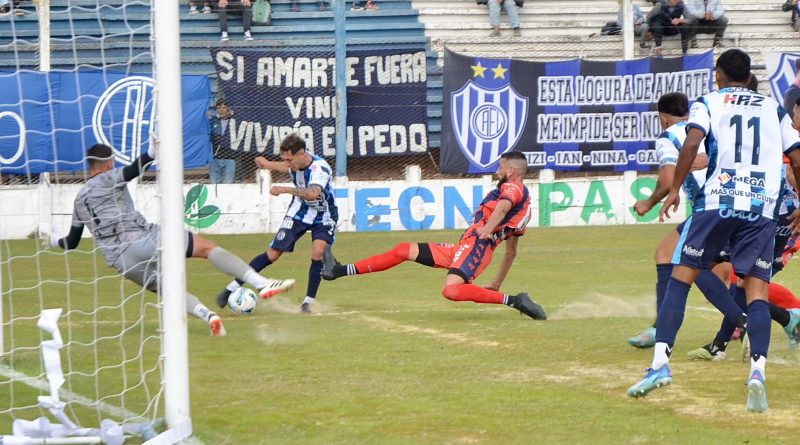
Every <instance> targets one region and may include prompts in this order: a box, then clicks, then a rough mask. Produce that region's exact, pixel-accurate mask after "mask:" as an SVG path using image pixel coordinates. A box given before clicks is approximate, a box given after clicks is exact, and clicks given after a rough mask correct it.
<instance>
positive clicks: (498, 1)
mask: <svg viewBox="0 0 800 445" xmlns="http://www.w3.org/2000/svg"><path fill="white" fill-rule="evenodd" d="M488 5H489V21H490V22H491V23H492V28H494V29H493V30H492V33H491V34H490V35H489V36H490V37H500V8H501V7H503V8H505V10H506V14H507V15H508V20H509V21H510V22H511V27H512V28H514V37H520V36H521V35H522V30H520V29H519V14H518V13H517V4H516V3H515V2H514V0H489V2H488Z"/></svg>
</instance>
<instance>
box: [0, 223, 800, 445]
mask: <svg viewBox="0 0 800 445" xmlns="http://www.w3.org/2000/svg"><path fill="white" fill-rule="evenodd" d="M668 230H672V227H671V226H666V225H661V226H624V227H623V226H619V227H595V228H551V229H533V230H530V231H529V232H528V234H527V235H526V236H525V237H524V238H522V240H521V241H520V251H519V255H518V257H517V261H516V264H515V266H514V268H513V269H512V271H511V273H510V274H509V277H508V279H507V280H506V283H505V284H504V290H506V291H508V292H511V293H517V292H520V291H527V292H529V293H530V294H531V296H532V297H533V298H534V299H535V300H536V301H537V302H539V303H541V304H542V305H543V306H544V307H545V309H546V310H547V312H548V315H549V317H550V319H549V320H547V321H545V322H537V321H533V320H531V319H529V318H527V317H523V316H521V315H519V313H518V312H517V311H516V310H513V309H510V308H508V307H504V306H491V305H476V304H473V303H468V302H466V303H455V302H450V301H447V300H445V299H444V298H443V297H441V294H440V290H441V287H442V284H443V282H444V271H442V270H434V269H428V268H425V267H423V266H420V265H417V264H414V263H407V264H403V265H401V266H399V267H397V268H395V269H393V270H391V271H387V272H384V273H380V274H373V275H365V276H359V277H348V278H343V279H340V280H337V281H335V282H323V284H322V287H321V288H320V293H319V298H318V300H319V303H318V307H317V308H316V309H317V311H318V312H317V314H315V315H306V314H300V313H298V312H297V307H298V305H299V302H300V300H301V299H302V297H303V296H304V291H305V286H306V282H307V268H308V262H309V249H310V243H309V242H308V240H303V241H304V242H301V243H299V245H298V249H297V251H296V252H295V253H293V254H287V255H285V256H284V257H283V258H281V260H280V261H279V262H278V263H276V264H275V265H273V266H270V268H268V269H267V270H266V271H265V275H267V276H273V277H281V278H282V277H294V278H297V279H298V286H297V288H295V290H293V291H292V292H291V293H289V294H288V295H287V296H286V297H283V296H281V297H276V298H275V299H273V301H268V302H263V303H261V305H260V306H259V309H258V311H257V313H256V314H255V315H253V316H240V317H236V316H233V315H232V314H230V313H229V312H227V311H224V312H223V315H224V318H225V323H226V324H225V326H226V328H227V331H228V335H227V336H226V337H223V338H212V337H209V336H208V329H207V327H206V326H205V325H204V324H203V323H200V322H199V321H197V320H194V319H190V320H189V341H190V357H191V358H190V360H191V363H190V372H191V405H192V421H193V424H194V430H195V435H196V437H197V438H199V439H200V440H202V441H203V442H205V443H207V444H260V443H264V444H267V443H268V444H353V443H356V444H530V443H541V444H560V443H565V444H588V443H591V444H620V443H628V444H640V443H641V444H670V443H674V444H686V443H697V444H717V443H718V444H731V443H750V444H754V443H759V444H760V443H776V444H777V443H788V442H789V441H792V440H794V439H795V437H797V436H798V434H800V425H798V424H797V423H796V422H794V418H795V413H794V411H795V408H796V406H797V404H796V400H795V395H796V393H797V381H798V380H797V379H798V377H797V368H798V365H800V355H798V354H800V353H795V352H791V351H788V349H787V339H786V335H785V334H784V333H783V330H782V329H781V328H780V327H779V326H778V325H776V324H773V341H772V347H771V351H770V357H769V360H768V366H767V390H768V397H769V404H770V409H769V411H768V412H767V413H765V414H753V413H748V412H747V411H746V410H745V399H746V388H745V385H744V383H745V380H746V378H747V372H748V369H749V364H747V363H743V362H741V361H740V360H739V359H738V356H739V351H740V346H739V344H738V343H736V344H732V345H731V346H730V347H729V349H728V353H729V358H728V360H727V361H724V362H703V363H698V362H691V361H689V360H688V359H687V358H686V353H687V351H689V350H690V349H694V348H696V347H699V346H701V345H703V344H705V343H706V342H708V341H709V340H710V339H711V338H712V336H713V334H714V332H716V329H717V327H718V325H719V321H720V315H719V314H718V313H716V312H715V311H714V310H713V308H712V307H711V306H710V305H709V304H708V303H706V302H705V300H704V299H703V297H702V296H701V295H700V294H699V293H698V292H697V291H696V290H693V291H692V293H691V295H690V298H689V303H688V310H687V315H686V319H685V322H684V325H683V329H682V330H681V332H680V334H679V337H678V343H677V345H676V347H675V352H674V354H673V359H672V371H673V377H674V379H675V381H674V383H673V385H672V386H670V387H668V388H665V389H661V390H658V391H655V392H653V393H652V394H651V395H650V396H648V397H646V398H644V399H640V400H634V399H631V398H629V397H627V396H626V395H625V390H626V389H627V388H628V387H629V386H630V385H632V384H633V383H635V382H636V381H638V379H639V378H641V377H642V375H643V371H644V369H645V368H647V367H648V366H649V364H650V360H651V358H652V352H651V351H650V350H648V351H640V350H636V349H634V348H632V347H630V346H628V345H627V343H626V339H627V338H628V337H630V336H632V335H634V334H637V333H638V332H639V331H640V330H641V329H642V328H644V327H646V326H647V325H649V323H651V322H652V319H653V316H654V308H653V306H654V288H655V282H654V281H655V270H654V267H653V260H652V257H653V251H654V249H655V246H656V244H657V243H658V241H660V239H661V237H663V235H664V234H665V233H666V232H667V231H668ZM458 236H459V233H457V232H423V233H416V232H395V233H359V234H351V233H343V234H339V235H338V239H337V244H336V246H335V251H336V253H337V256H338V258H339V260H340V261H343V262H350V261H352V260H356V259H359V258H361V257H364V256H367V255H371V254H374V253H378V252H382V251H384V250H386V249H388V248H390V247H392V246H393V245H394V244H396V243H397V242H400V241H454V240H456V239H457V237H458ZM213 239H214V240H215V241H217V242H218V243H219V244H220V245H222V246H225V247H226V248H228V249H230V250H231V251H233V252H235V253H237V254H239V255H240V256H242V257H244V258H246V259H249V258H251V257H252V256H253V255H255V254H257V253H258V252H259V250H261V249H262V248H263V247H264V246H265V245H266V243H267V242H268V241H269V240H270V239H271V235H263V236H256V235H249V236H215V237H213ZM30 244H31V241H20V242H11V243H10V244H9V245H10V246H11V249H12V250H13V248H19V249H22V250H24V249H25V248H26V246H28V245H30ZM87 244H88V245H90V243H87ZM82 247H83V248H86V247H87V246H82ZM502 249H503V247H501V248H500V251H499V252H498V253H499V255H502ZM73 260H74V261H79V260H80V259H79V256H75V257H74V258H73V256H72V255H70V261H73ZM47 261H52V262H53V263H52V264H51V265H49V266H46V267H45V273H46V272H47V267H53V268H63V267H64V266H63V264H64V260H63V258H61V257H54V258H52V259H51V258H48V260H47ZM495 263H499V260H498V259H497V258H496V261H495ZM97 264H100V263H99V262H97ZM495 266H496V265H495ZM796 267H797V266H795V265H789V266H788V267H787V270H786V271H785V272H783V273H782V274H781V275H779V276H778V278H779V279H778V281H779V282H781V283H782V284H785V285H787V286H789V287H790V288H794V289H800V280H798V278H797V275H796V273H795V271H794V269H795V268H796ZM30 269H32V268H26V269H25V270H23V271H19V272H16V275H15V276H14V279H15V281H16V284H17V285H21V284H20V283H25V282H32V281H35V280H36V278H35V276H36V275H35V274H36V272H35V270H30ZM84 269H85V271H86V273H87V274H90V273H91V272H92V270H91V268H85V267H84V268H83V269H82V270H84ZM59 270H60V269H59ZM98 270H100V271H101V272H102V271H104V269H103V268H102V264H100V267H99V268H98ZM495 270H496V269H495V267H494V266H493V267H490V268H489V269H488V270H487V271H486V272H485V273H484V275H483V276H482V277H481V278H480V279H479V280H478V284H483V283H486V282H488V281H489V280H490V279H491V277H492V276H493V274H494V272H495ZM187 272H188V278H187V282H188V286H189V290H190V291H191V292H193V293H195V294H196V295H198V296H200V298H201V299H203V300H204V301H205V302H206V303H208V304H209V305H211V304H213V300H214V296H215V295H216V293H217V291H218V289H220V288H221V287H222V286H223V285H224V284H225V283H226V282H227V278H226V277H224V276H223V275H222V274H221V273H219V272H217V271H216V270H215V269H213V267H211V265H210V264H208V263H206V262H204V261H202V260H191V261H189V262H188V264H187ZM26 273H30V274H32V275H31V276H28V277H25V276H23V275H25V274H26ZM26 280H27V281H26ZM4 286H8V283H5V284H4ZM76 292H77V291H76ZM43 298H50V296H45V297H43ZM54 298H55V297H54ZM15 302H16V303H17V306H19V305H20V303H19V302H18V301H17V300H15ZM18 309H19V308H18ZM7 398H8V397H7V395H6V394H3V393H0V403H3V404H7V403H8V402H7ZM2 406H5V405H2ZM0 425H2V428H3V429H2V430H0V434H8V433H9V432H10V429H9V428H8V427H7V425H9V423H8V419H3V421H2V423H0ZM765 426H767V428H764V427H765Z"/></svg>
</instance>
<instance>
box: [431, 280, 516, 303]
mask: <svg viewBox="0 0 800 445" xmlns="http://www.w3.org/2000/svg"><path fill="white" fill-rule="evenodd" d="M442 296H444V297H445V298H447V299H448V300H451V301H474V302H475V303H488V304H503V303H504V302H505V294H504V293H502V292H498V291H495V290H489V289H485V288H482V287H480V286H476V285H474V284H451V285H450V286H445V288H444V289H443V290H442Z"/></svg>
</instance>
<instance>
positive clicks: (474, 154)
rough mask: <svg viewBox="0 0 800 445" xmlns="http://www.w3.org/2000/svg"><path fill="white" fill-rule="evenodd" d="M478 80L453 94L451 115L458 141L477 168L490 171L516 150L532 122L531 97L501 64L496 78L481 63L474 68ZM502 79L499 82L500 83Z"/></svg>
mask: <svg viewBox="0 0 800 445" xmlns="http://www.w3.org/2000/svg"><path fill="white" fill-rule="evenodd" d="M472 69H473V71H474V72H475V76H474V77H475V78H476V79H475V80H476V81H473V80H468V81H467V82H466V83H465V84H464V86H463V87H461V89H460V90H458V91H456V92H454V93H452V95H451V100H450V104H451V110H450V116H451V119H452V124H453V130H454V133H455V138H456V140H457V141H458V144H459V146H460V147H461V150H462V151H463V152H464V155H466V157H467V159H469V160H470V162H472V163H473V164H474V165H476V166H479V167H481V168H484V169H485V168H487V167H489V166H491V165H492V164H494V163H496V162H497V161H498V160H499V159H500V156H501V155H502V154H503V153H505V152H507V151H510V150H512V149H513V148H514V146H515V145H516V144H517V142H518V141H519V139H520V136H522V131H523V130H524V129H525V122H526V121H527V119H528V98H527V97H524V96H521V95H520V94H519V93H517V92H516V91H515V90H514V88H513V87H512V86H511V83H510V76H508V75H507V74H506V73H505V72H506V71H508V68H505V67H503V66H502V65H501V64H498V66H497V68H493V69H491V70H492V71H494V72H495V75H494V79H487V80H486V81H482V79H481V78H483V77H484V75H485V74H487V76H486V77H488V78H491V77H492V75H491V74H488V73H485V72H486V71H487V68H484V67H482V66H481V64H480V62H478V64H477V65H475V66H473V67H472ZM498 80H499V81H498Z"/></svg>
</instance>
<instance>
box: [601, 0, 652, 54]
mask: <svg viewBox="0 0 800 445" xmlns="http://www.w3.org/2000/svg"><path fill="white" fill-rule="evenodd" d="M622 1H623V0H617V5H619V9H618V10H617V22H616V24H617V26H616V27H617V29H618V30H619V31H618V32H617V33H609V34H621V33H622V25H623V23H622V21H623V20H622ZM631 6H633V35H635V36H636V37H640V38H641V43H640V44H639V46H641V47H642V48H644V47H645V45H646V42H647V36H648V32H647V29H648V27H647V20H645V15H644V13H643V12H642V8H640V7H639V5H637V4H636V3H634V4H632V5H631Z"/></svg>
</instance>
